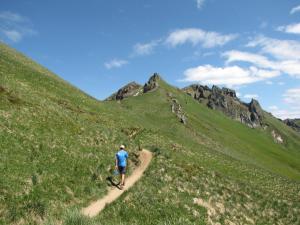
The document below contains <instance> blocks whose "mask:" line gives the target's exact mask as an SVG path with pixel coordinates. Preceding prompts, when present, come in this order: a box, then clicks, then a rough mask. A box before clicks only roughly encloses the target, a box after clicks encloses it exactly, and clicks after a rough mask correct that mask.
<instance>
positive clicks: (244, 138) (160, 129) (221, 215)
mask: <svg viewBox="0 0 300 225" xmlns="http://www.w3.org/2000/svg"><path fill="white" fill-rule="evenodd" d="M199 88H200V87H195V88H190V89H188V90H187V89H184V90H180V89H179V88H176V87H173V86H171V85H169V84H168V83H167V82H165V81H164V80H163V78H162V77H161V76H159V75H158V74H154V75H153V76H151V77H150V79H149V80H148V81H147V82H146V84H145V85H143V86H142V85H138V84H136V83H131V84H130V85H127V86H125V87H124V88H121V89H120V90H118V91H117V92H116V93H115V94H114V95H113V96H111V99H112V100H111V101H98V100H96V99H94V98H92V97H91V96H89V95H87V94H85V93H84V92H82V91H81V90H79V89H78V88H76V87H74V86H72V85H70V84H69V83H67V82H66V81H64V80H63V79H61V78H60V77H59V76H57V75H55V74H53V73H52V72H50V71H49V70H47V69H45V68H44V67H42V66H41V65H39V64H38V63H36V62H34V61H32V60H31V59H29V58H27V57H26V56H24V55H22V54H21V53H19V52H17V51H15V50H14V49H12V48H10V47H9V46H6V45H3V44H0V156H1V157H0V170H1V179H0V224H1V225H2V224H5V225H6V224H20V225H22V224H48V225H49V224H62V225H70V224H82V225H91V224H106V225H115V224H120V223H122V224H124V225H130V224H143V225H144V224H145V225H148V224H149V225H150V224H187V225H192V224H299V221H300V217H299V215H300V203H299V198H300V196H299V193H300V183H299V182H300V134H299V133H298V132H296V131H295V130H293V129H291V128H290V127H288V126H287V125H286V124H284V123H283V122H282V121H279V120H278V119H276V118H274V117H273V116H271V115H270V114H269V113H266V112H265V111H264V110H262V109H261V107H260V106H259V103H258V102H256V101H252V103H249V104H244V103H242V102H240V101H239V100H238V98H237V97H236V96H235V94H234V92H233V91H231V90H227V89H219V88H217V87H214V88H212V89H209V90H208V89H207V90H206V89H205V90H204V91H203V92H201V90H199ZM186 92H189V93H192V94H191V95H189V94H187V93H186ZM195 94H196V96H198V94H199V96H198V97H196V98H195ZM202 94H203V96H204V97H200V95H202ZM209 102H210V103H209ZM208 103H209V104H208ZM240 113H241V114H242V115H243V116H242V117H241V116H240ZM241 118H243V120H246V121H248V122H247V123H245V122H243V121H242V119H241ZM241 122H243V123H241ZM120 144H125V145H126V149H127V150H128V152H129V167H128V170H127V171H128V174H130V173H131V172H132V171H133V169H134V167H135V166H136V165H139V160H138V155H139V149H141V148H146V149H149V150H151V151H152V152H153V159H152V161H151V164H150V166H149V168H148V169H147V170H146V172H145V174H144V176H143V178H142V179H141V180H140V181H138V182H137V183H136V184H135V185H134V186H133V187H132V188H131V189H130V190H128V191H126V192H124V194H123V195H122V196H121V197H120V198H119V199H118V200H117V201H115V202H114V203H113V204H110V205H107V206H106V208H105V209H104V210H103V211H102V212H101V214H100V215H99V216H97V217H95V218H94V219H92V220H91V219H89V218H86V217H84V216H83V215H81V214H80V210H79V209H81V208H82V207H84V206H87V205H88V204H89V203H90V202H93V201H94V200H96V199H98V198H100V197H103V196H104V195H105V194H106V193H107V191H108V190H110V189H111V188H114V187H112V186H109V185H110V182H108V181H107V179H108V178H109V177H111V176H112V171H113V169H114V156H115V153H116V151H117V150H118V147H119V146H120ZM115 178H117V177H115Z"/></svg>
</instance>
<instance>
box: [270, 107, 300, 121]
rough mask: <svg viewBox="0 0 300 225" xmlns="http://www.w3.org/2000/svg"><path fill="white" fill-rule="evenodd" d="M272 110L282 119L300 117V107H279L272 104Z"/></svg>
mask: <svg viewBox="0 0 300 225" xmlns="http://www.w3.org/2000/svg"><path fill="white" fill-rule="evenodd" d="M269 110H270V112H271V113H272V114H273V115H274V116H276V117H277V118H280V119H283V120H284V119H288V118H289V119H294V118H300V108H299V109H292V110H287V109H279V108H278V107H277V106H275V105H274V106H270V107H269Z"/></svg>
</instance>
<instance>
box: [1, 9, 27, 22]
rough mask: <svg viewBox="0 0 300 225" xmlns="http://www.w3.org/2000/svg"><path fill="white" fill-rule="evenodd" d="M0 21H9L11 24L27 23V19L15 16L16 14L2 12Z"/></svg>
mask: <svg viewBox="0 0 300 225" xmlns="http://www.w3.org/2000/svg"><path fill="white" fill-rule="evenodd" d="M0 19H1V20H6V21H11V22H25V21H27V18H25V17H23V16H21V15H19V14H17V13H12V12H9V11H2V12H0Z"/></svg>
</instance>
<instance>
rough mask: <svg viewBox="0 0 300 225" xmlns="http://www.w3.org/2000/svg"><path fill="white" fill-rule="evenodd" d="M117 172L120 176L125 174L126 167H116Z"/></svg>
mask: <svg viewBox="0 0 300 225" xmlns="http://www.w3.org/2000/svg"><path fill="white" fill-rule="evenodd" d="M118 170H119V173H120V174H125V173H126V166H118Z"/></svg>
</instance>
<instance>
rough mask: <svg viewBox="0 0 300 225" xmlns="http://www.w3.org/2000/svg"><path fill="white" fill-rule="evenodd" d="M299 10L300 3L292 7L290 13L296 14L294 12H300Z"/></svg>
mask: <svg viewBox="0 0 300 225" xmlns="http://www.w3.org/2000/svg"><path fill="white" fill-rule="evenodd" d="M299 11H300V5H298V6H295V7H294V8H292V9H291V11H290V14H294V13H296V12H299Z"/></svg>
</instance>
